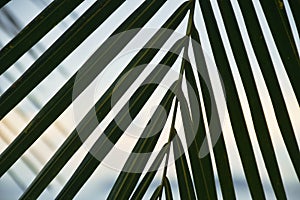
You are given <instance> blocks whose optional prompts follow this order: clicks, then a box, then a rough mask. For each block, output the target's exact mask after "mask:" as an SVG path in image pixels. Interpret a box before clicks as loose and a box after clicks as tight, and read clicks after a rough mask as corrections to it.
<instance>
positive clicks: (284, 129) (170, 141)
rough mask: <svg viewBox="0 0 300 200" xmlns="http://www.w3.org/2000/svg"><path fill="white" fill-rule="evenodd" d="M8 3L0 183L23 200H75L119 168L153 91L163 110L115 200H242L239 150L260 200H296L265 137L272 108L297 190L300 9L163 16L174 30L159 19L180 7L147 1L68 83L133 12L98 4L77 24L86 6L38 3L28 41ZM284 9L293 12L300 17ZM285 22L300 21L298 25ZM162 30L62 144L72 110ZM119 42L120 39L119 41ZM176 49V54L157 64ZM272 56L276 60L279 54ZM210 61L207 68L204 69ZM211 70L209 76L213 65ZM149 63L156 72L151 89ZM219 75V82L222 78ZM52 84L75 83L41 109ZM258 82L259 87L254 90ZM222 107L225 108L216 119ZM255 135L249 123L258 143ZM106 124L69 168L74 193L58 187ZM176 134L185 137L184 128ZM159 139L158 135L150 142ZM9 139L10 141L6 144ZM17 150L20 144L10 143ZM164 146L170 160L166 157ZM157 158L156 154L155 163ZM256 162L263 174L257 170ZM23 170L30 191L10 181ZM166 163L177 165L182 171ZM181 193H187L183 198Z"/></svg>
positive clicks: (273, 1) (216, 9) (220, 1)
mask: <svg viewBox="0 0 300 200" xmlns="http://www.w3.org/2000/svg"><path fill="white" fill-rule="evenodd" d="M8 2H9V1H7V0H0V15H1V16H5V17H4V18H3V19H1V20H0V28H2V29H3V30H2V29H0V35H1V34H2V31H3V34H4V36H9V37H11V40H10V41H9V42H4V41H2V39H0V43H1V45H2V44H5V46H4V47H3V48H2V49H1V50H0V75H1V76H0V83H1V84H2V82H3V85H5V84H6V85H5V86H4V87H3V88H5V89H3V88H2V86H1V85H0V87H1V88H0V89H1V91H2V90H3V91H4V92H3V93H2V92H1V94H2V95H1V96H0V120H1V126H0V130H1V131H2V130H5V131H3V133H2V132H1V133H0V139H1V143H3V144H5V145H6V148H5V149H4V150H3V152H2V153H1V155H0V176H1V178H2V177H5V175H6V174H7V175H9V176H10V177H11V178H12V180H13V181H14V182H15V183H16V185H17V186H18V187H19V188H20V189H21V190H23V193H22V194H21V196H20V199H37V198H39V197H40V196H41V195H42V194H43V192H44V191H45V189H47V188H51V184H52V182H53V180H57V181H58V182H59V184H60V189H61V190H60V192H59V193H58V194H57V196H56V198H57V199H66V198H67V199H69V198H74V197H75V196H76V195H77V194H78V193H79V192H80V191H81V190H83V186H84V185H85V184H86V183H87V182H88V181H89V179H90V177H92V176H94V174H95V172H96V171H97V170H99V169H98V168H100V167H99V166H100V165H102V164H104V163H105V159H109V158H110V156H111V152H113V150H114V148H116V147H117V146H118V144H119V143H120V141H121V140H122V139H124V137H125V135H126V131H127V130H128V129H130V127H131V125H132V124H133V123H134V120H137V119H138V118H139V116H140V115H142V114H143V111H144V109H145V107H147V106H148V104H149V103H150V104H151V103H152V100H151V98H153V97H154V96H155V95H154V94H155V93H156V92H158V91H159V93H160V97H161V98H160V99H159V100H160V102H159V107H157V108H156V109H155V110H154V112H153V114H151V115H150V117H149V118H147V120H146V121H145V122H147V125H146V126H145V127H144V128H143V129H142V131H141V135H140V136H141V137H140V138H138V139H137V140H136V141H135V143H134V145H133V149H132V150H131V151H130V154H129V156H128V157H127V158H125V164H124V165H122V166H120V172H118V176H117V177H116V180H115V181H114V183H113V184H112V186H111V188H110V190H109V192H108V194H107V195H108V196H107V197H106V198H107V199H143V198H150V199H162V198H165V199H177V198H180V199H218V198H223V199H235V198H237V197H239V195H240V190H239V187H238V186H237V184H236V183H235V181H236V178H237V177H236V175H235V174H236V172H235V168H234V165H235V160H233V159H232V155H231V151H232V148H233V147H232V146H234V148H236V149H237V150H238V151H237V152H236V155H237V156H238V157H235V158H234V159H237V161H236V162H241V170H242V177H244V178H245V180H244V181H245V182H246V183H247V184H246V185H247V187H248V188H247V190H249V195H250V196H251V197H252V198H253V199H267V198H270V196H269V195H270V194H269V192H268V191H267V189H266V180H269V182H270V185H269V186H270V187H271V188H272V191H273V193H274V194H273V195H274V196H275V197H276V198H277V199H287V198H288V197H289V195H291V194H290V193H289V190H288V189H287V188H288V186H287V183H286V180H285V179H286V178H285V177H284V173H283V170H282V169H283V168H282V165H285V163H281V162H280V159H278V157H279V155H278V149H277V147H276V144H275V143H276V141H275V139H274V138H275V136H274V130H273V129H272V128H270V124H269V116H268V115H269V113H268V112H267V111H266V108H265V105H264V99H263V98H265V97H264V96H268V98H269V97H270V100H271V103H272V108H273V110H274V113H275V118H276V120H277V123H278V126H279V131H280V133H281V136H280V137H282V142H283V144H284V145H285V149H284V151H287V153H288V158H286V159H287V160H290V161H291V167H290V170H292V171H293V173H294V174H295V177H294V180H297V181H298V182H299V173H300V154H299V137H298V136H297V127H295V125H294V124H293V123H292V121H293V120H294V119H293V116H292V115H291V112H295V113H296V115H297V116H299V115H300V112H299V99H300V97H299V91H300V90H299V88H298V85H300V83H299V74H300V73H299V72H300V70H299V69H300V59H299V52H298V50H297V46H296V45H297V44H298V43H299V41H298V40H299V38H296V37H295V35H297V33H295V31H294V30H295V28H294V27H291V26H292V24H293V23H294V24H296V27H297V28H298V29H299V17H298V16H299V12H298V10H299V3H298V2H296V1H285V2H282V1H278V0H266V1H259V2H258V1H250V0H237V1H234V2H232V1H229V0H215V1H200V0H199V1H195V0H189V1H180V3H179V4H180V5H179V6H178V7H176V8H175V7H174V8H172V9H173V11H169V13H168V14H169V15H167V14H166V13H163V15H165V16H168V17H166V18H167V19H158V18H157V16H163V15H162V12H165V11H166V7H168V6H170V8H171V7H172V5H171V3H170V2H167V1H159V0H146V1H143V2H140V3H136V5H138V6H137V7H136V9H132V10H128V15H127V17H126V18H124V19H120V23H116V24H120V25H118V26H116V27H117V28H115V29H114V30H111V32H112V33H111V34H110V36H109V38H107V39H106V40H104V42H102V43H100V44H99V45H98V46H97V47H98V49H97V50H96V51H95V52H94V53H93V54H92V56H91V57H90V58H89V59H88V60H85V62H84V64H83V65H82V67H81V68H77V67H73V68H74V69H78V70H73V71H74V73H73V75H71V74H70V73H69V72H68V70H67V67H70V68H72V66H67V64H65V63H64V62H65V60H67V59H69V57H71V55H72V54H73V53H74V52H76V51H77V50H78V49H80V48H81V45H82V44H83V43H84V42H85V41H88V40H90V38H91V36H92V35H93V34H94V33H95V32H96V31H97V30H98V28H99V27H101V26H102V25H104V24H105V23H107V22H108V21H109V19H110V18H111V17H113V16H115V15H117V14H118V13H119V14H120V12H123V11H124V10H123V11H122V9H124V8H126V6H128V5H129V3H128V2H125V1H121V0H117V1H112V0H103V1H96V2H94V3H93V4H92V5H91V6H90V7H89V8H87V9H86V11H85V12H83V14H81V15H78V14H77V13H76V12H75V11H74V10H76V9H79V8H80V6H82V4H84V3H83V2H84V1H82V0H76V1H70V0H63V1H58V0H53V1H52V2H51V3H48V2H47V3H44V2H42V3H41V5H42V7H44V6H45V9H43V10H42V11H41V12H40V13H39V14H38V15H37V16H36V17H35V18H34V19H33V20H32V21H30V22H29V23H28V24H27V25H26V26H25V27H24V28H23V29H22V30H20V29H21V28H22V27H23V26H22V25H21V23H20V21H18V19H17V18H16V16H15V14H13V12H12V11H13V8H11V7H10V3H8ZM178 2H179V1H178ZM178 2H177V3H178ZM132 4H134V3H132ZM41 5H40V6H41ZM174 5H175V4H174ZM40 6H39V7H40ZM285 6H290V7H291V13H289V12H290V11H287V9H285ZM40 8H41V7H40ZM168 9H169V8H168ZM288 15H293V18H294V20H295V21H294V22H293V23H291V20H292V19H291V18H289V17H288ZM68 17H70V18H72V20H71V21H73V24H72V25H71V26H70V27H69V28H67V26H68V25H67V24H65V27H64V30H63V33H62V35H61V36H59V37H58V39H57V40H55V41H52V44H51V45H49V47H48V48H46V47H45V46H43V45H42V43H41V41H43V40H44V37H45V36H46V35H48V33H49V32H51V31H53V30H54V29H55V28H56V27H57V26H58V25H59V24H63V23H65V21H67V18H68ZM240 17H242V19H240ZM202 19H203V21H201V20H202ZM265 19H266V20H265ZM5 20H7V21H8V22H6V21H5ZM155 20H157V21H161V23H160V25H159V26H157V31H155V32H154V34H153V35H152V36H150V37H149V38H148V39H147V38H145V39H144V40H145V41H144V42H145V45H141V47H142V48H140V49H139V50H138V51H137V52H136V53H134V55H133V56H132V58H131V59H130V60H129V62H128V63H127V64H126V63H125V64H124V63H122V65H124V66H119V69H115V71H118V70H119V71H120V72H119V73H117V76H116V78H115V79H113V80H112V81H111V84H110V85H109V86H108V87H107V89H106V88H105V87H104V86H103V87H102V86H101V87H100V88H101V89H100V90H101V92H102V93H101V94H102V95H101V96H100V97H99V98H98V99H97V100H96V101H95V102H93V105H91V107H89V109H87V112H86V113H84V114H83V117H82V119H81V120H79V122H78V124H75V125H74V127H72V129H70V131H66V128H65V127H64V126H65V125H66V124H64V123H63V122H61V121H60V118H61V116H62V115H63V114H64V113H65V112H66V110H68V109H71V108H72V107H73V106H75V103H74V102H75V101H76V100H78V99H79V97H80V96H81V95H82V94H83V93H84V91H85V90H86V89H87V88H88V87H89V86H90V85H91V84H92V83H93V82H94V81H95V79H96V78H97V76H99V75H102V74H104V73H105V72H106V70H107V69H108V68H109V65H110V64H111V63H113V62H114V61H115V59H116V58H117V57H118V56H119V55H120V54H121V52H122V51H124V49H126V47H127V46H128V44H130V43H131V42H134V41H135V40H136V38H138V37H139V35H140V34H142V30H143V29H145V28H147V27H149V24H151V22H153V21H155ZM201 23H203V24H201ZM265 24H266V25H265ZM223 25H224V26H223ZM132 30H134V31H132ZM268 31H269V32H270V33H271V36H270V35H268V34H267V32H268ZM293 31H294V32H293ZM177 32H180V34H181V36H180V37H178V39H175V41H174V40H172V39H173V38H175V37H177V36H176V34H177ZM206 34H207V38H206ZM111 38H114V39H113V41H111V40H110V39H111ZM171 40H172V42H171ZM170 43H172V44H170ZM201 43H202V44H201ZM167 44H169V47H168V48H167V51H165V52H163V54H162V55H161V50H162V49H164V48H165V46H167ZM206 44H207V47H206V46H205V45H206ZM273 46H275V47H276V49H271V47H273ZM205 48H208V49H209V51H211V53H212V55H210V54H209V55H206V54H207V52H206V50H205ZM37 49H38V50H37ZM41 52H42V53H41ZM26 56H29V57H30V59H32V60H33V63H32V64H31V65H30V66H29V67H28V66H27V65H28V64H27V63H22V60H24V59H23V57H26ZM276 56H277V58H276V59H277V60H276V59H275V57H276ZM210 57H211V58H210ZM210 59H211V60H210ZM278 60H279V61H278ZM23 62H24V61H23ZM193 62H195V65H196V68H195V66H193ZM211 62H212V63H213V65H210V63H211ZM277 62H280V63H279V64H280V65H281V63H282V65H283V66H284V70H285V71H286V74H287V77H288V79H289V81H288V83H286V84H288V85H289V86H291V87H290V88H292V90H293V91H290V93H291V98H293V102H294V104H293V105H294V107H296V108H295V110H294V111H291V108H290V107H291V106H290V105H288V104H289V103H287V98H290V97H286V96H285V95H284V94H285V92H284V91H283V90H285V87H284V86H283V84H282V80H281V77H280V74H279V73H278V69H277V64H278V63H277ZM153 63H155V67H153V69H152V70H151V72H149V73H148V74H147V75H145V76H144V77H142V74H143V73H146V71H147V70H149V69H148V67H149V65H150V64H153ZM178 63H180V64H179V66H180V67H179V70H178V69H177V65H178ZM62 65H63V66H62ZM116 66H117V65H116ZM141 66H142V67H141ZM14 68H15V69H16V71H17V73H19V74H21V75H20V76H19V77H18V76H15V75H14V74H13V73H14ZM172 71H176V72H178V77H172V78H174V80H175V81H174V83H173V84H170V85H171V86H170V87H169V88H167V89H165V90H163V92H162V91H161V90H159V86H160V84H158V83H162V82H163V81H164V80H165V79H167V77H168V76H169V75H170V74H171V72H172ZM213 71H217V72H216V73H215V74H214V72H213ZM54 72H58V73H59V74H60V75H61V76H62V77H63V78H64V79H65V81H66V82H65V83H64V84H62V85H61V86H60V88H58V90H57V92H56V93H55V94H54V95H53V96H51V97H50V98H49V99H48V100H47V101H46V102H45V103H41V102H40V101H39V100H38V98H37V97H36V96H35V93H37V92H39V91H36V88H38V87H39V86H40V85H42V84H43V83H44V82H45V80H46V79H47V78H48V77H49V76H50V75H51V74H53V73H54ZM217 73H219V74H217ZM260 73H261V74H262V77H263V80H260V79H259V78H258V77H257V74H260ZM16 77H17V78H16ZM139 79H143V80H142V81H141V84H139V86H138V88H136V89H135V91H133V92H132V95H131V97H130V98H129V100H128V101H127V103H126V102H123V103H126V104H124V105H122V106H121V108H120V109H119V110H118V112H117V113H116V114H115V116H113V117H111V118H110V114H111V113H112V112H114V109H115V108H116V107H118V106H119V103H118V102H114V101H113V99H114V98H115V96H114V95H117V99H122V97H123V96H126V94H127V92H128V90H129V88H131V87H133V86H134V84H135V83H136V82H137V80H139ZM217 82H218V83H217ZM219 82H221V84H223V85H221V87H223V88H221V89H220V88H218V87H219V86H218V84H219ZM260 84H265V85H266V88H267V91H264V92H265V93H266V95H262V89H261V88H260V87H261V86H260ZM7 85H8V86H7ZM6 88H7V89H6ZM216 88H218V89H220V91H221V92H220V93H221V94H218V92H217V90H218V89H216ZM241 88H242V89H241ZM222 89H223V90H224V91H222ZM33 91H34V92H33ZM44 92H48V91H44ZM220 96H221V99H219V97H220ZM223 97H224V98H225V100H226V101H225V102H222V99H223ZM156 98H157V97H156ZM157 99H158V98H157ZM25 100H26V101H27V100H28V102H29V103H30V105H31V106H32V107H33V108H34V109H35V111H36V112H37V113H36V114H35V115H34V116H33V117H32V116H28V115H26V109H24V107H22V103H23V102H24V101H25ZM222 103H223V104H222ZM220 105H224V108H222V109H221V108H220ZM245 105H246V106H245ZM295 105H296V106H295ZM247 109H249V113H250V114H249V113H248V111H247ZM171 111H172V112H171ZM222 112H225V113H226V114H228V116H229V119H226V123H228V124H230V126H231V127H232V130H233V138H234V141H231V143H229V142H228V141H229V139H228V135H229V134H231V133H230V131H229V129H228V128H226V127H225V125H224V124H223V123H224V122H223V121H222V120H223V117H224V116H223V115H222ZM227 112H228V113H227ZM172 113H173V114H172ZM13 114H14V115H15V114H16V115H17V116H18V117H19V118H20V119H21V121H22V123H25V124H26V126H25V128H23V129H18V128H16V125H15V124H14V121H13V120H12V119H13ZM165 115H166V117H165ZM164 117H165V118H166V119H164ZM95 119H96V121H97V123H95ZM128 119H133V121H131V120H128ZM249 121H251V122H252V123H253V126H254V133H253V131H251V127H250V126H251V125H249ZM106 122H107V123H108V125H107V126H106V127H105V128H104V129H103V131H102V133H101V134H100V135H99V136H98V137H97V138H96V140H95V141H93V143H92V145H91V148H90V149H88V152H87V153H86V155H85V156H84V157H83V158H82V159H80V160H79V165H78V166H77V167H76V166H73V167H74V170H75V171H74V173H72V174H71V176H70V178H69V179H68V180H67V181H65V177H62V174H61V172H62V171H63V169H64V168H66V166H67V164H68V163H69V162H70V161H71V160H72V159H74V157H75V154H76V153H77V152H78V151H79V149H80V148H83V146H84V145H85V143H86V141H88V140H89V139H90V138H91V135H92V134H93V132H94V131H95V130H97V127H98V126H99V124H101V123H106ZM211 123H215V124H213V125H212V124H211ZM52 125H53V126H55V127H56V128H57V130H58V131H57V132H58V133H59V134H61V136H62V137H63V138H64V141H62V142H61V145H60V146H59V145H57V144H56V142H53V141H52V140H48V139H47V138H45V137H43V136H44V135H45V132H46V131H47V130H48V129H49V128H50V127H51V126H52ZM180 125H182V127H183V130H180V129H179V128H178V127H179V126H180ZM297 125H298V124H297ZM158 127H162V128H161V129H160V130H159V131H155V130H156V129H157V128H158ZM18 130H22V131H20V132H19V131H18ZM18 132H19V133H18ZM69 132H70V133H69ZM10 133H13V134H12V135H11V136H8V135H9V134H10ZM154 133H155V134H154ZM153 134H154V135H153ZM166 136H167V138H166ZM10 137H12V138H14V139H13V140H12V141H11V139H10ZM54 137H56V133H55V132H54ZM276 140H277V138H276ZM279 140H281V138H279ZM38 141H41V142H42V144H43V147H47V148H48V149H50V150H51V151H52V153H53V154H52V155H51V157H44V156H43V153H41V152H42V149H41V151H37V150H36V149H34V148H33V146H34V144H35V143H36V142H38ZM161 142H162V144H164V145H163V146H161V145H160V144H159V143H161ZM256 143H257V144H258V145H256ZM171 147H172V148H171ZM41 148H42V147H41ZM203 149H206V150H207V153H206V154H205V155H204V154H201V153H202V150H203ZM155 150H157V152H156V153H157V154H154V153H153V152H154V151H155ZM28 155H31V156H32V157H33V158H34V159H35V161H37V163H35V162H33V161H32V160H31V157H29V156H28ZM141 155H142V156H141ZM260 155H261V157H262V163H259V161H258V160H259V159H258V158H259V156H260ZM19 160H21V162H22V163H23V164H24V165H25V166H27V167H28V169H29V170H30V171H31V172H32V173H33V175H34V179H33V181H32V182H31V183H29V182H28V181H24V179H23V177H22V175H21V174H20V172H19V171H18V170H16V169H15V167H14V166H15V164H17V163H18V161H19ZM171 161H174V163H173V164H174V168H173V169H172V168H171V165H172V162H171ZM40 166H42V167H40ZM148 166H150V167H148ZM261 166H262V167H263V169H262V167H261ZM101 167H102V166H101ZM136 169H139V170H136ZM264 169H266V172H267V173H266V174H265V175H264V174H263V171H264ZM160 170H162V173H160ZM172 173H173V174H175V176H172V175H170V174H172ZM160 174H161V175H160ZM157 180H158V182H157ZM175 180H176V181H175ZM267 182H268V181H267ZM175 184H177V186H178V191H175V190H176V187H175V186H174V185H175ZM218 186H220V188H219V187H218ZM51 192H52V191H50V193H51ZM176 192H177V193H176ZM54 193H55V194H54V195H56V192H54ZM178 194H179V196H178ZM53 198H54V196H53Z"/></svg>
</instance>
